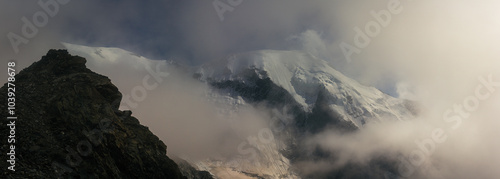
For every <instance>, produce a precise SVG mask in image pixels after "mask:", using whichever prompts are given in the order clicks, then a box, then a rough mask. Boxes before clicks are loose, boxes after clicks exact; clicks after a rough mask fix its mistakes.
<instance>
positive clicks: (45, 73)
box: [0, 50, 186, 178]
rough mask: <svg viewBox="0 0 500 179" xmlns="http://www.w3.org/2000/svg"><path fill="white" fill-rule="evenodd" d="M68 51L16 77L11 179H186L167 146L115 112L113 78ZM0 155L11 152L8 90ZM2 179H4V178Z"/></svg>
mask: <svg viewBox="0 0 500 179" xmlns="http://www.w3.org/2000/svg"><path fill="white" fill-rule="evenodd" d="M85 63H86V60H85V59H84V58H82V57H78V56H71V55H70V54H68V52H67V51H66V50H50V51H49V52H48V53H47V55H46V56H43V57H42V59H41V60H40V61H38V62H35V63H33V64H32V65H31V66H30V67H28V68H26V69H24V70H22V71H21V72H19V74H18V75H17V76H16V81H15V85H16V93H15V94H16V116H17V117H18V119H17V120H16V143H15V146H16V150H15V152H16V165H15V170H16V171H15V172H12V171H10V170H7V167H8V163H7V162H6V161H5V160H3V161H2V162H0V167H1V168H2V174H1V175H2V176H7V177H6V178H58V177H60V176H62V178H71V177H72V178H186V177H184V176H182V174H181V171H180V170H179V167H178V165H177V164H176V163H175V162H174V161H172V160H171V159H170V158H168V157H167V156H166V149H167V147H166V145H165V144H164V143H163V142H162V141H161V140H160V139H159V138H158V137H156V136H155V135H154V134H153V133H152V132H151V131H149V129H148V128H147V127H145V126H143V125H141V124H140V123H139V121H138V120H137V119H136V118H135V117H133V116H131V112H130V111H120V110H118V107H119V104H120V101H121V98H122V95H121V93H120V92H119V91H118V89H117V87H116V86H114V85H113V84H112V83H111V81H110V79H108V78H107V77H105V76H102V75H99V74H97V73H94V72H92V71H91V70H89V69H87V68H86V66H85ZM0 90H1V91H2V93H0V100H1V101H3V102H2V103H0V111H1V112H0V116H1V118H2V120H0V121H1V122H0V124H1V126H2V127H0V133H1V136H2V139H1V141H2V142H1V143H0V144H1V145H0V151H2V153H4V154H3V158H4V159H6V158H7V157H6V155H5V153H7V152H8V151H9V146H10V144H7V137H8V136H7V134H9V129H8V127H6V125H7V123H8V121H7V120H5V119H6V117H7V114H8V113H7V106H6V103H7V102H6V101H7V94H6V93H7V86H6V85H4V86H3V87H2V88H1V89H0ZM2 178H3V177H2Z"/></svg>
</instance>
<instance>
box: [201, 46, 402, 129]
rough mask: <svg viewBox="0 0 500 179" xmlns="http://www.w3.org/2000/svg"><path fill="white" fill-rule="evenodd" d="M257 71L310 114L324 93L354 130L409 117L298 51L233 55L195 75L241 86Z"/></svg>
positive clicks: (398, 103) (396, 103) (398, 104)
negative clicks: (371, 123)
mask: <svg viewBox="0 0 500 179" xmlns="http://www.w3.org/2000/svg"><path fill="white" fill-rule="evenodd" d="M248 69H259V70H262V71H264V72H266V73H267V75H265V76H262V77H261V78H265V77H269V78H270V79H271V80H272V81H273V82H274V83H275V84H277V85H278V86H280V87H282V88H284V89H285V90H287V91H288V92H289V93H290V94H291V95H292V96H293V98H294V99H295V100H296V102H298V103H299V104H301V106H302V107H303V109H304V110H305V111H308V112H310V111H311V110H312V109H313V107H314V104H315V103H316V100H317V97H318V93H319V91H320V89H324V90H325V91H326V93H327V95H326V96H327V102H328V105H329V107H330V109H332V110H333V111H335V112H337V113H338V114H339V115H341V116H342V117H343V118H344V119H345V120H347V121H352V123H353V124H355V125H356V126H358V127H361V126H362V125H363V124H364V123H365V122H367V121H369V120H372V119H375V120H387V119H391V120H401V119H402V118H403V116H407V115H409V114H410V113H409V111H408V110H407V109H406V108H404V107H403V106H404V105H403V101H402V100H400V99H396V98H393V97H391V96H389V95H386V94H384V93H382V92H381V91H379V90H378V89H376V88H373V87H368V86H364V85H362V84H360V83H358V82H357V81H355V80H353V79H350V78H348V77H346V76H344V75H343V74H342V73H340V72H338V71H337V70H335V69H333V68H332V67H331V66H330V65H329V64H328V63H327V62H325V61H323V60H320V59H317V58H315V57H314V56H312V55H309V54H306V53H302V52H299V51H275V50H263V51H255V52H248V53H242V54H237V55H233V56H231V57H229V58H227V59H225V60H222V61H219V62H215V63H211V64H207V65H205V66H203V67H201V68H200V69H199V71H198V73H200V74H202V76H203V78H204V79H213V80H215V81H228V80H229V81H234V80H239V81H243V82H245V81H246V80H248V79H247V78H246V75H245V71H246V70H248Z"/></svg>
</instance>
